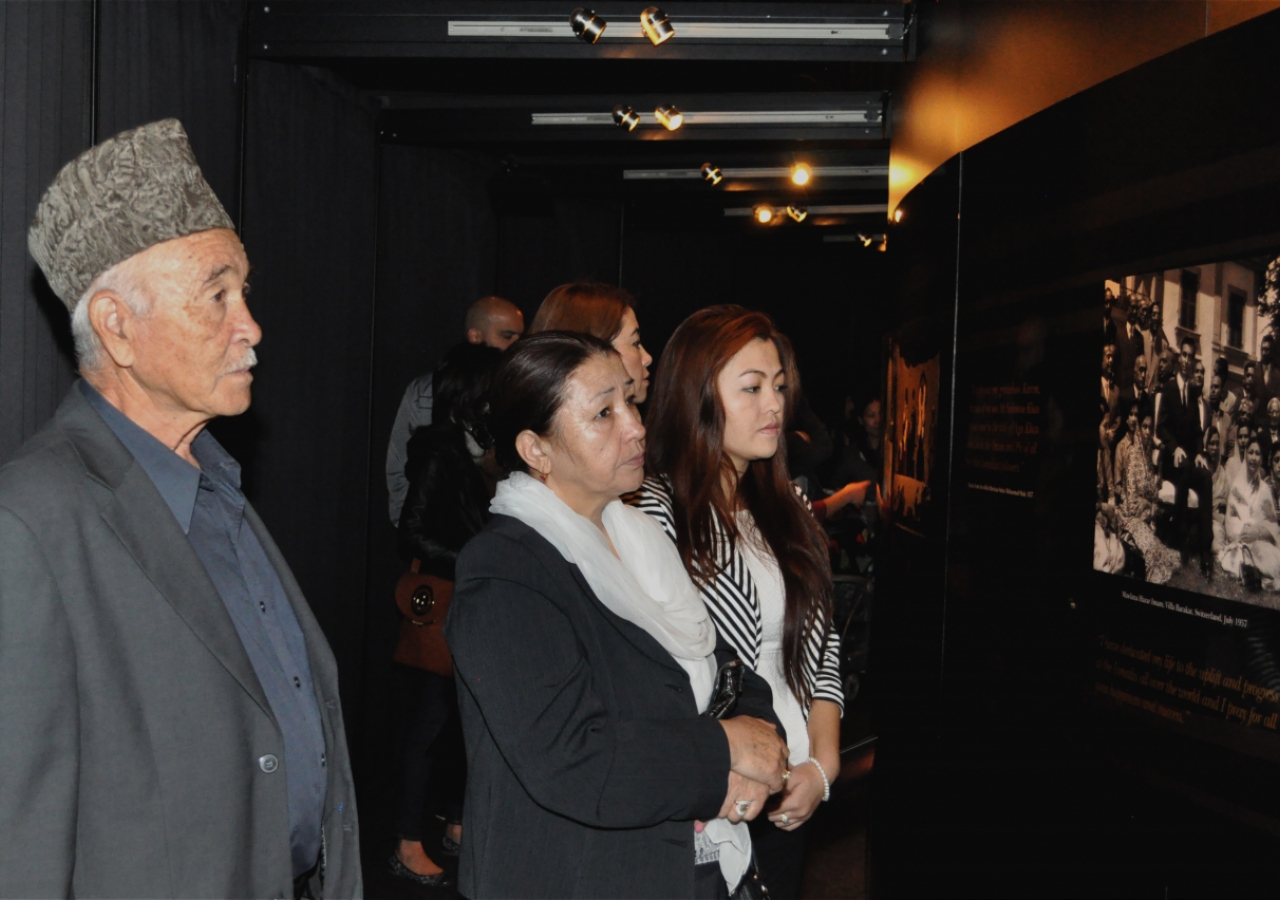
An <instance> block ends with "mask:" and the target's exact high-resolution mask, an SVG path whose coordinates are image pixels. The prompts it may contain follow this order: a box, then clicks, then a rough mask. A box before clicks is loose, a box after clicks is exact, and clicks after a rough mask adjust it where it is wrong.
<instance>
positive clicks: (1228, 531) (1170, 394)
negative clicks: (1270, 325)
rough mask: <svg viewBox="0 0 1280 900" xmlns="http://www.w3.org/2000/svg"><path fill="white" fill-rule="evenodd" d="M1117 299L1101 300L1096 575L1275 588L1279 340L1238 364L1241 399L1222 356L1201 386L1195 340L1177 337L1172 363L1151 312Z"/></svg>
mask: <svg viewBox="0 0 1280 900" xmlns="http://www.w3.org/2000/svg"><path fill="white" fill-rule="evenodd" d="M1124 299H1125V300H1127V301H1128V306H1127V310H1121V309H1120V304H1118V303H1117V302H1116V298H1114V297H1113V296H1112V294H1111V291H1110V290H1108V291H1107V298H1106V305H1105V316H1104V335H1103V353H1102V373H1101V389H1100V404H1099V410H1100V415H1101V419H1100V423H1099V427H1098V451H1097V453H1098V511H1097V517H1096V519H1097V521H1096V524H1095V530H1094V568H1095V569H1097V570H1099V571H1105V572H1110V573H1113V574H1126V575H1130V576H1133V577H1136V578H1141V579H1143V580H1146V581H1149V582H1153V583H1156V584H1164V583H1167V582H1169V581H1170V580H1171V579H1173V578H1174V577H1175V576H1178V575H1179V573H1181V572H1193V571H1194V572H1196V573H1197V574H1198V577H1199V578H1200V579H1202V581H1201V582H1199V584H1201V585H1206V584H1208V583H1212V582H1214V581H1216V580H1219V579H1227V580H1228V581H1234V582H1236V583H1238V584H1239V585H1240V586H1241V588H1242V589H1244V590H1246V591H1252V590H1280V527H1278V526H1277V515H1276V510H1277V505H1278V502H1280V365H1277V359H1276V344H1275V338H1274V337H1273V335H1271V334H1269V333H1268V334H1265V335H1263V336H1262V338H1261V339H1260V341H1259V358H1258V359H1256V360H1255V359H1253V358H1251V357H1250V358H1246V359H1245V360H1244V362H1243V364H1242V366H1241V371H1242V381H1241V384H1240V392H1239V394H1237V393H1236V392H1235V391H1233V390H1232V389H1231V388H1230V387H1229V386H1228V380H1229V378H1230V377H1231V373H1230V367H1229V364H1228V360H1227V358H1226V357H1225V356H1223V355H1218V356H1217V357H1216V358H1215V359H1214V361H1213V374H1212V377H1210V378H1209V379H1208V382H1207V384H1206V374H1207V373H1206V367H1205V363H1204V360H1203V358H1202V356H1201V355H1200V354H1198V352H1197V342H1196V341H1195V340H1194V339H1192V338H1191V337H1184V338H1183V339H1182V340H1181V341H1180V342H1179V343H1178V345H1177V350H1176V354H1175V352H1174V351H1173V347H1172V346H1171V345H1170V344H1169V343H1168V342H1166V341H1164V340H1163V336H1162V334H1161V331H1162V329H1161V328H1159V327H1154V328H1153V327H1152V323H1153V321H1156V322H1158V318H1155V319H1153V317H1154V316H1158V309H1159V307H1158V305H1156V304H1153V303H1151V302H1149V301H1144V300H1143V299H1142V298H1140V297H1139V296H1138V295H1136V294H1134V295H1130V296H1127V297H1125V298H1124ZM1121 311H1125V312H1126V316H1125V318H1123V319H1121V318H1118V316H1117V313H1119V312H1121ZM1154 344H1160V345H1161V346H1160V347H1159V348H1156V347H1154V346H1153V345H1154ZM1152 351H1154V357H1155V359H1156V361H1157V365H1156V369H1155V371H1154V372H1152V371H1151V369H1150V367H1149V365H1148V359H1149V358H1150V357H1151V356H1152V355H1153V353H1152ZM1126 374H1127V377H1122V376H1123V375H1126ZM1179 583H1180V584H1181V585H1183V586H1190V587H1191V589H1195V590H1199V589H1202V588H1200V587H1197V586H1196V584H1197V583H1196V582H1187V581H1186V580H1185V576H1184V577H1182V578H1181V579H1180V582H1179Z"/></svg>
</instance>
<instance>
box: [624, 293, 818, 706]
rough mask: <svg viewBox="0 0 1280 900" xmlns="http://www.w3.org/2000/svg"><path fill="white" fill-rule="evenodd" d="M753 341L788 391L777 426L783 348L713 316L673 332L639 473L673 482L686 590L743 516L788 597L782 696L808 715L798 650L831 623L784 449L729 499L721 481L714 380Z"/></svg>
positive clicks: (730, 318)
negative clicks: (773, 354)
mask: <svg viewBox="0 0 1280 900" xmlns="http://www.w3.org/2000/svg"><path fill="white" fill-rule="evenodd" d="M754 340H763V341H769V342H770V343H772V344H773V345H774V347H776V348H777V350H778V359H779V360H780V361H781V362H782V368H783V373H784V377H785V378H786V384H787V387H788V388H789V391H788V392H787V393H786V409H785V411H784V419H783V424H784V426H785V423H786V421H787V420H789V419H790V417H791V411H792V404H793V397H794V396H795V392H796V391H798V390H799V386H800V376H799V373H798V372H797V370H796V364H795V355H794V354H793V353H792V351H791V342H790V341H788V340H787V338H786V337H785V336H784V335H783V334H782V333H781V332H779V331H778V330H777V328H775V327H774V324H773V320H772V319H770V318H769V317H768V316H766V315H765V314H764V313H761V312H752V311H750V310H747V309H744V308H743V307H741V306H711V307H708V308H706V309H703V310H699V311H698V312H696V313H694V314H693V315H691V316H690V317H689V318H687V319H685V320H684V322H682V323H681V324H680V327H679V328H677V329H676V332H675V334H673V335H672V336H671V340H670V341H669V342H668V343H667V346H666V348H665V349H664V350H663V351H662V361H661V363H660V364H659V366H658V374H657V377H656V378H655V379H654V387H653V393H652V394H651V395H650V398H649V413H648V415H647V416H646V417H645V419H646V424H648V449H647V451H646V459H645V462H646V465H647V467H648V469H649V471H650V473H652V474H658V475H665V476H667V478H668V479H669V480H670V482H671V494H672V501H673V506H674V519H675V527H676V545H677V546H678V547H679V548H680V555H681V557H682V558H683V559H684V564H685V568H686V569H688V570H689V573H690V575H692V577H693V579H694V581H696V582H697V583H698V584H700V585H705V584H707V583H708V582H710V581H711V580H712V579H714V578H715V577H716V575H717V574H718V573H719V570H720V565H719V563H718V559H720V558H721V554H720V552H719V551H720V550H721V548H718V547H717V546H716V544H717V539H716V531H715V523H716V520H719V524H720V526H721V528H722V529H723V531H724V533H725V534H726V535H727V537H728V541H729V546H730V548H733V547H735V546H736V545H737V542H738V541H739V540H741V539H742V535H741V534H740V533H739V530H738V527H737V520H736V517H735V515H734V513H735V511H737V510H739V509H746V510H747V511H748V512H749V513H750V514H751V517H752V518H753V519H754V520H755V524H756V528H757V530H758V531H759V533H760V535H761V537H763V538H764V540H765V542H766V543H767V544H768V545H769V549H770V550H771V551H772V552H773V555H774V558H775V559H777V561H778V567H779V568H780V569H781V570H782V581H783V584H784V586H785V587H786V614H785V616H784V618H783V638H782V659H783V669H784V671H785V672H786V676H787V686H788V687H790V688H791V690H792V692H793V693H794V694H795V695H796V697H798V698H800V700H801V702H803V703H804V704H805V706H808V704H809V703H810V701H811V700H812V692H811V691H810V689H809V684H808V681H807V680H806V678H805V676H804V657H805V644H806V642H807V640H808V636H809V634H810V633H811V632H812V630H813V629H814V628H818V629H820V630H821V634H822V639H823V641H824V643H825V641H826V623H827V622H828V621H830V618H831V594H832V587H831V565H830V562H829V561H828V559H827V550H826V541H825V540H824V539H823V537H822V530H821V529H820V528H819V527H818V523H817V522H816V521H815V520H814V518H813V516H812V515H811V514H810V512H809V511H808V510H807V509H805V507H804V504H803V503H801V501H800V498H799V497H798V496H797V495H796V491H795V488H794V487H793V486H792V484H791V481H790V480H789V479H788V477H787V450H786V442H785V441H781V440H780V441H779V442H778V452H777V453H775V454H774V455H773V456H772V457H770V458H768V459H757V460H753V461H752V462H751V463H750V464H749V465H748V466H747V470H746V472H744V473H743V474H742V477H741V478H738V479H737V489H736V493H735V495H734V496H727V495H726V493H725V489H724V481H725V479H724V476H725V474H726V473H731V474H733V475H734V476H736V470H735V469H734V466H733V462H732V460H730V458H729V455H728V454H727V453H726V452H725V449H724V426H725V419H724V404H723V403H722V402H721V400H720V393H719V391H718V390H717V389H716V380H717V378H718V376H719V375H720V372H721V370H722V369H724V367H725V366H726V365H727V364H728V363H729V361H730V360H731V359H733V357H734V356H735V355H737V353H738V351H739V350H741V349H742V348H743V347H745V346H747V344H749V343H751V341H754Z"/></svg>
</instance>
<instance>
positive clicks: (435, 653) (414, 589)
mask: <svg viewBox="0 0 1280 900" xmlns="http://www.w3.org/2000/svg"><path fill="white" fill-rule="evenodd" d="M418 568H419V564H418V561H417V560H416V559H415V560H414V561H413V565H411V566H410V567H409V571H408V572H405V573H404V574H403V575H401V576H400V580H399V581H397V582H396V607H397V608H398V609H399V610H400V615H402V616H404V620H403V621H402V622H401V623H400V638H399V640H397V641H396V652H395V654H394V655H393V656H392V658H393V659H394V660H395V661H396V662H398V663H403V664H404V665H406V666H413V667H414V668H415V669H426V670H427V671H428V672H435V673H436V674H437V675H452V674H453V656H452V655H451V654H450V653H449V646H448V644H446V643H445V641H444V617H445V616H446V615H448V613H449V601H450V600H451V599H452V598H453V582H452V581H445V580H444V579H443V578H437V577H436V576H435V575H427V574H426V573H422V572H419V571H418Z"/></svg>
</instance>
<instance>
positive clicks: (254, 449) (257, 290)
mask: <svg viewBox="0 0 1280 900" xmlns="http://www.w3.org/2000/svg"><path fill="white" fill-rule="evenodd" d="M246 123H247V127H246V152H245V210H244V219H245V227H244V228H243V229H242V231H243V237H244V242H245V247H246V250H247V251H248V254H249V260H250V263H251V264H252V265H253V266H254V269H255V274H254V275H253V276H252V280H253V296H252V298H251V300H250V304H251V308H252V309H253V312H254V315H255V316H256V317H257V319H258V322H259V324H261V326H262V329H263V333H264V337H263V341H262V344H261V346H260V347H259V359H260V360H261V364H260V366H259V367H258V369H257V370H256V371H255V375H256V380H255V382H254V397H253V406H252V408H251V409H250V411H249V412H248V413H247V414H246V415H245V416H242V417H240V418H239V419H233V420H224V421H222V422H220V423H217V425H218V426H219V427H218V428H217V429H216V430H217V434H218V436H219V437H220V438H224V439H225V440H226V442H227V443H228V445H229V446H230V447H231V448H232V449H233V452H235V453H236V455H237V456H238V458H239V459H240V460H241V462H242V463H243V465H244V469H245V480H246V493H247V494H248V496H249V498H250V499H251V500H252V501H253V503H254V505H255V506H256V507H257V509H258V511H259V512H260V513H261V514H262V518H263V520H264V521H265V522H266V523H267V525H268V526H269V527H270V529H271V533H272V535H273V536H274V537H275V539H276V541H277V543H279V545H280V548H281V550H282V551H283V552H284V555H285V557H286V558H287V559H288V560H289V563H290V565H291V566H292V567H293V570H294V573H295V574H296V575H297V578H298V581H299V583H300V584H301V585H302V587H303V590H304V591H305V592H306V595H307V599H308V600H309V601H310V603H311V607H312V609H313V610H314V611H315V614H316V617H317V618H318V619H319V620H320V624H321V626H322V627H323V628H324V630H325V633H326V634H327V635H328V637H329V641H330V643H331V645H332V646H333V650H334V653H335V655H336V656H337V658H338V666H339V670H340V672H341V675H342V689H343V701H344V706H345V707H346V708H347V710H348V716H349V719H348V722H349V724H350V725H352V726H354V721H353V720H354V719H356V718H357V716H356V715H355V711H356V710H357V708H358V703H357V700H356V698H358V696H359V679H360V668H361V667H360V654H361V635H362V632H363V602H364V588H365V585H364V581H365V571H364V569H365V566H364V548H365V532H366V528H367V520H368V514H369V506H368V488H367V485H368V473H369V467H370V463H371V457H370V447H369V385H370V366H371V356H370V341H371V327H372V321H373V292H374V279H373V273H374V253H375V231H376V215H377V198H378V192H377V154H376V143H375V141H376V135H375V132H374V116H373V113H372V112H371V111H370V110H369V109H367V108H366V107H365V106H364V105H363V102H362V100H361V98H360V97H359V96H358V95H356V94H355V92H353V91H350V90H347V89H344V87H343V86H342V85H340V84H337V83H334V82H333V81H332V80H330V79H326V78H322V77H321V76H320V75H318V74H316V73H313V72H310V71H306V70H303V69H301V68H300V67H297V66H291V65H286V64H281V63H267V62H263V63H257V62H255V63H254V64H253V68H252V69H251V71H250V73H249V92H248V110H247V115H246Z"/></svg>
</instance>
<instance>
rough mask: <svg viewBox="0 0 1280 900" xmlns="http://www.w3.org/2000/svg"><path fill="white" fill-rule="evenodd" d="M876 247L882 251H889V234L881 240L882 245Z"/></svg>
mask: <svg viewBox="0 0 1280 900" xmlns="http://www.w3.org/2000/svg"><path fill="white" fill-rule="evenodd" d="M876 249H877V250H879V251H880V252H881V253H884V252H885V251H887V250H888V249H889V238H888V236H886V237H885V238H884V240H882V241H881V242H880V246H879V247H877V248H876Z"/></svg>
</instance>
